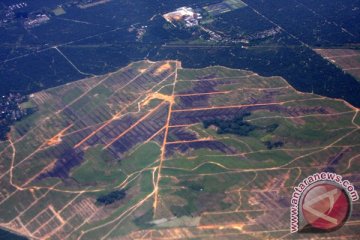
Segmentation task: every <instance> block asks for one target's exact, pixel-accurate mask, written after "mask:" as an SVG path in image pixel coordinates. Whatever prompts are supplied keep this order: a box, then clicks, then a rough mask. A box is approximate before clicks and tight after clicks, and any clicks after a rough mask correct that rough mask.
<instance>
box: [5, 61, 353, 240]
mask: <svg viewBox="0 0 360 240" xmlns="http://www.w3.org/2000/svg"><path fill="white" fill-rule="evenodd" d="M30 101H31V102H30V104H33V105H35V106H37V108H38V109H39V110H38V111H37V112H36V113H35V114H33V115H32V116H31V117H29V118H26V119H24V120H23V121H21V122H18V123H17V124H16V125H15V126H14V128H13V129H12V131H11V134H10V137H9V140H8V141H7V142H3V143H1V144H0V151H1V152H0V157H1V162H0V181H1V186H2V187H1V189H0V223H1V224H0V226H1V227H2V228H6V229H10V230H12V231H15V232H17V233H19V234H22V235H25V236H28V237H29V238H32V239H54V240H57V239H168V238H197V239H212V238H216V239H241V238H243V239H252V238H254V239H256V238H262V239H263V238H266V239H279V238H281V237H284V239H291V238H294V239H296V238H299V237H301V236H299V235H297V234H295V235H288V233H289V227H288V226H289V210H290V208H289V206H290V197H291V194H292V188H293V186H295V185H297V184H298V182H299V181H300V180H301V179H302V178H304V177H306V176H307V175H310V174H313V173H315V172H319V171H322V170H324V171H335V172H337V173H341V174H343V176H344V177H345V178H347V179H349V180H351V181H352V182H353V183H354V184H355V185H356V186H357V187H359V181H358V179H359V177H360V176H359V173H358V172H357V171H356V169H357V168H358V167H359V161H358V160H359V158H358V157H359V154H360V130H359V128H360V120H359V119H360V115H359V109H358V108H355V107H353V106H352V105H350V104H348V103H346V102H345V101H343V100H337V99H328V98H325V97H322V96H318V95H315V94H309V93H301V92H298V91H296V90H295V89H293V88H292V87H291V86H290V85H289V84H288V83H287V82H286V81H285V80H284V79H282V78H281V77H262V76H259V75H258V74H256V73H253V72H250V71H242V70H236V69H229V68H224V67H219V66H215V67H208V68H203V69H183V68H182V67H181V63H180V62H178V61H161V62H149V61H141V62H135V63H132V64H131V65H129V66H127V67H125V68H122V69H120V70H118V71H115V72H112V73H109V74H106V75H103V76H96V77H92V78H87V79H84V80H80V81H77V82H73V83H70V84H67V85H64V86H60V87H56V88H53V89H49V90H46V91H42V92H38V93H35V94H34V95H32V96H31V100H30ZM114 193H121V195H120V196H119V197H118V198H116V199H115V200H114V199H107V197H109V196H114ZM99 199H101V201H99ZM99 202H105V203H106V204H99ZM353 208H354V209H353V212H359V210H360V209H359V205H358V204H355V205H354V207H353ZM359 220H360V219H359V215H356V214H354V215H353V217H352V218H351V219H350V220H349V224H347V225H345V226H344V227H343V228H342V229H341V230H339V231H337V232H334V233H331V234H327V236H328V237H332V238H336V237H338V236H342V235H344V234H347V235H356V234H358V231H359V230H358V229H359V226H358V223H359ZM306 237H313V236H312V235H309V234H308V235H306Z"/></svg>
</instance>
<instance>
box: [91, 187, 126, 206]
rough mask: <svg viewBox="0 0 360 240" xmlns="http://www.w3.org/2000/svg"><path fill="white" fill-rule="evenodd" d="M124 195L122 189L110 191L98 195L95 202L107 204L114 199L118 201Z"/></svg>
mask: <svg viewBox="0 0 360 240" xmlns="http://www.w3.org/2000/svg"><path fill="white" fill-rule="evenodd" d="M125 196H126V193H125V191H124V190H117V191H113V192H110V193H108V194H106V195H103V196H100V197H98V198H97V199H96V203H97V204H99V205H105V206H106V205H109V204H112V203H114V202H116V201H119V200H121V199H123V198H124V197H125Z"/></svg>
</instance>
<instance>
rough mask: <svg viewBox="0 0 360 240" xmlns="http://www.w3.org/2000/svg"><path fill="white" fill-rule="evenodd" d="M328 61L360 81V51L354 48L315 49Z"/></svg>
mask: <svg viewBox="0 0 360 240" xmlns="http://www.w3.org/2000/svg"><path fill="white" fill-rule="evenodd" d="M315 51H316V52H317V53H319V54H320V55H321V56H323V57H324V58H325V59H327V60H328V61H330V62H332V63H334V64H336V65H337V66H338V67H340V68H341V69H342V70H344V71H345V72H347V73H349V74H351V75H353V76H354V77H355V78H356V79H357V80H358V81H360V51H359V50H354V49H315Z"/></svg>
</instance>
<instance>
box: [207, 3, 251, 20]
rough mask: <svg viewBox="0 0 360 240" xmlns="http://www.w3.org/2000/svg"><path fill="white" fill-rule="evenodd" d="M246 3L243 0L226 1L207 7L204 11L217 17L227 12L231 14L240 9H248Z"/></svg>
mask: <svg viewBox="0 0 360 240" xmlns="http://www.w3.org/2000/svg"><path fill="white" fill-rule="evenodd" d="M246 6H247V5H246V3H244V2H243V1H241V0H225V1H223V2H221V3H216V4H212V5H209V6H205V7H204V9H205V10H206V11H207V12H208V13H209V14H210V15H211V16H217V15H220V14H223V13H226V12H230V11H233V10H236V9H239V8H243V7H246Z"/></svg>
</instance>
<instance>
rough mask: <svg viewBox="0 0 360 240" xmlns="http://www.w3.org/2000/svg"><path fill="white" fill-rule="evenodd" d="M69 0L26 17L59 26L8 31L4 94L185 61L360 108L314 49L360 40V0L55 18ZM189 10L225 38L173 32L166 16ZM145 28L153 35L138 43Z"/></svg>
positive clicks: (125, 10) (0, 33)
mask: <svg viewBox="0 0 360 240" xmlns="http://www.w3.org/2000/svg"><path fill="white" fill-rule="evenodd" d="M64 2H72V1H70V0H69V1H65V0H64V1H60V0H58V1H51V2H49V1H44V0H36V1H31V3H29V4H28V5H29V6H28V7H27V8H26V9H23V10H21V12H32V11H39V10H41V11H44V12H45V13H47V14H48V15H49V16H50V21H48V22H47V23H45V24H42V25H40V26H37V27H34V28H31V29H27V30H25V29H24V28H23V26H22V23H23V21H24V20H21V19H22V18H20V19H19V20H18V21H17V23H16V24H15V23H14V24H13V25H11V24H10V25H6V26H3V27H0V40H1V42H2V43H3V44H2V46H1V47H0V73H1V79H0V94H3V93H7V92H8V91H10V90H18V91H22V92H24V93H32V92H35V91H38V90H41V89H46V88H49V87H54V86H58V85H61V84H64V83H67V82H71V81H73V80H75V79H79V78H82V77H84V76H89V75H91V74H103V73H106V72H109V71H113V70H115V69H116V68H118V67H122V66H125V65H127V64H128V63H130V62H132V61H134V60H139V59H143V58H144V57H146V58H149V59H153V60H163V59H179V60H181V61H182V62H183V66H184V67H191V68H200V67H205V66H209V65H223V66H228V67H232V68H242V69H250V70H252V71H255V72H257V73H259V74H261V75H265V76H274V75H278V76H282V77H284V78H285V79H287V81H289V83H290V84H291V85H292V86H294V87H295V88H296V89H298V90H301V91H306V92H312V91H313V92H314V93H317V94H321V95H324V96H328V97H336V98H342V99H345V100H347V101H349V102H350V103H352V104H354V105H356V106H360V98H359V96H358V92H360V83H359V82H357V81H356V80H355V79H354V78H353V77H352V76H350V75H348V74H346V73H344V72H343V71H341V70H340V69H338V68H337V67H336V66H334V65H333V64H331V63H329V62H327V61H326V60H324V59H323V58H322V57H321V56H319V55H317V54H316V53H315V52H314V51H313V50H312V48H314V47H316V48H318V47H333V46H337V47H339V46H340V47H341V46H343V45H349V44H353V43H356V42H359V38H360V36H359V34H358V32H359V31H358V30H359V29H358V26H357V24H354V23H357V22H359V15H360V14H358V12H359V10H358V9H359V2H358V1H355V2H354V1H350V0H346V1H342V0H334V1H331V4H325V1H323V0H321V1H308V0H269V1H260V0H245V1H244V2H245V3H246V4H247V5H248V6H247V7H242V8H239V9H236V10H233V11H230V12H226V13H223V14H220V15H216V16H211V15H210V14H209V13H207V12H206V11H205V10H204V7H205V6H209V5H212V4H217V3H219V2H220V1H219V0H202V1H190V0H186V1H180V0H176V1H171V3H170V2H169V3H168V2H164V1H160V0H157V1H151V2H150V1H146V0H135V1H111V2H108V3H106V4H101V5H98V6H96V7H91V8H87V9H80V8H78V7H76V5H70V6H67V5H64V9H65V11H66V14H64V15H60V16H55V15H53V13H52V11H51V10H52V9H55V8H56V6H57V5H58V4H59V3H64ZM4 3H5V5H6V4H8V5H10V4H11V3H12V1H5V2H4ZM139 6H142V7H139ZM182 6H191V7H193V8H194V9H196V10H198V11H199V12H201V13H202V14H203V15H204V19H205V20H206V21H204V23H202V25H201V27H204V28H206V29H208V30H210V31H212V32H213V33H216V34H217V36H218V37H216V38H211V37H210V35H209V32H206V31H204V30H203V29H201V28H200V27H194V28H178V27H174V26H173V25H171V24H170V23H168V22H166V21H165V20H164V19H163V18H162V17H161V14H164V13H167V12H170V11H173V10H175V9H176V8H177V7H182ZM2 7H3V8H4V6H2ZM20 15H21V14H20ZM144 26H146V28H142V27H144ZM342 28H343V29H345V30H346V31H345V30H344V31H343V29H342ZM129 29H132V30H129ZM140 29H146V32H145V33H144V34H143V36H142V37H141V38H138V31H139V30H140ZM244 40H245V41H244ZM16 42H17V43H18V44H16V45H14V44H13V43H16ZM52 46H57V48H58V50H60V51H61V53H63V54H64V55H65V56H66V57H67V58H68V60H70V61H71V63H73V64H74V65H75V66H76V67H77V69H75V68H74V67H73V66H72V64H71V63H70V62H69V61H68V60H67V59H65V58H64V56H62V55H61V54H60V52H59V51H58V50H56V49H54V48H52ZM209 54H210V55H212V56H213V57H212V58H211V59H210V58H208V55H209ZM33 69H36V71H34V70H33ZM78 70H80V72H79V71H78Z"/></svg>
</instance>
